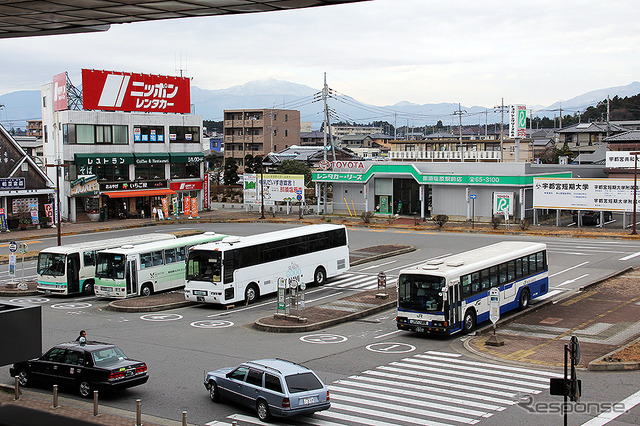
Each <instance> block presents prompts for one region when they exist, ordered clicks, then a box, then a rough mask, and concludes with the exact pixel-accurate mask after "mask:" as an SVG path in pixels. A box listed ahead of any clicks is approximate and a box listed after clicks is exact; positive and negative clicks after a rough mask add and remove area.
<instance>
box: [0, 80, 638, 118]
mask: <svg viewBox="0 0 640 426" xmlns="http://www.w3.org/2000/svg"><path fill="white" fill-rule="evenodd" d="M319 93H320V90H319V89H314V88H312V87H309V86H305V85H302V84H296V83H292V82H288V81H282V80H275V79H266V80H255V81H250V82H248V83H246V84H242V85H238V86H233V87H229V88H227V89H217V90H205V89H200V88H198V87H196V86H192V87H191V104H192V112H193V113H195V114H198V115H202V117H203V119H205V120H214V121H221V120H222V119H223V110H225V109H248V108H275V109H295V110H298V111H300V119H301V121H303V122H311V123H312V127H313V129H314V130H316V129H319V128H320V125H321V123H322V117H323V110H322V109H323V105H322V102H318V101H317V99H318V96H319ZM639 93H640V82H637V81H634V82H633V83H630V84H628V85H626V86H618V87H610V88H606V89H599V90H594V91H591V92H587V93H584V94H581V95H578V96H575V97H574V98H571V99H568V100H565V101H562V102H561V103H560V102H556V103H554V104H552V105H549V106H542V105H535V106H530V105H529V108H532V109H533V114H534V116H539V117H543V116H546V117H549V118H553V117H554V116H556V115H558V114H559V112H560V109H562V114H563V115H567V114H573V113H574V112H576V111H584V110H585V109H586V108H587V107H589V106H595V105H596V104H597V103H598V102H600V101H602V100H604V99H606V97H607V96H610V97H614V96H619V97H627V96H634V95H637V94H639ZM40 102H41V100H40V91H39V90H21V91H17V92H11V93H7V94H4V95H0V105H2V106H3V107H2V108H1V109H0V123H1V124H2V125H4V126H5V127H6V128H11V127H14V128H24V127H26V120H36V119H39V118H40V117H41V116H42V113H41V109H40ZM328 104H329V107H330V109H331V110H332V119H331V120H332V122H336V121H349V122H356V123H362V124H366V123H370V122H372V121H387V122H389V123H391V124H394V122H395V124H396V125H397V126H398V127H401V126H404V125H406V124H409V126H423V125H425V124H426V125H433V124H436V122H437V121H438V120H442V123H443V124H444V125H449V124H453V125H457V124H458V117H457V116H455V114H454V112H455V113H456V114H457V112H458V107H459V106H458V104H457V103H449V102H445V103H429V104H422V105H419V104H415V103H411V102H404V101H403V102H398V103H396V104H394V105H386V106H374V105H369V104H365V103H361V102H359V101H357V100H355V99H354V98H352V97H349V96H346V95H339V94H336V95H333V96H332V97H331V98H330V99H329V100H328ZM460 108H461V110H462V123H463V124H465V125H471V124H482V125H484V123H485V120H486V122H488V123H489V124H492V123H499V122H500V120H501V117H500V111H499V108H498V109H497V110H496V109H494V107H484V106H471V107H467V106H461V107H460ZM505 121H507V117H506V115H505Z"/></svg>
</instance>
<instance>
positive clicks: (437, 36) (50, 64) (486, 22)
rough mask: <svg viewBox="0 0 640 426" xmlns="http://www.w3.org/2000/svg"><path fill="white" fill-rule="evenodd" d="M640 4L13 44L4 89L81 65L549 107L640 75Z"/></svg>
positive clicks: (510, 0) (224, 21)
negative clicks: (268, 79)
mask: <svg viewBox="0 0 640 426" xmlns="http://www.w3.org/2000/svg"><path fill="white" fill-rule="evenodd" d="M638 12H640V2H638V1H637V0H607V1H601V0H599V1H592V0H581V1H576V0H537V1H535V2H524V1H514V0H482V1H479V0H450V1H437V0H374V1H371V2H363V3H357V4H347V5H337V6H330V7H322V8H311V9H303V10H293V11H286V12H272V13H265V14H250V15H236V16H226V17H209V18H192V19H182V20H168V21H158V22H150V23H136V24H125V25H115V26H112V27H111V29H110V30H109V31H107V32H104V33H95V34H80V35H61V36H48V37H39V38H24V39H2V40H0V55H2V58H3V59H2V61H1V62H0V94H5V93H9V92H13V91H16V90H33V89H39V88H40V86H41V85H42V84H43V83H46V82H48V81H50V80H51V78H52V76H53V75H54V74H57V73H59V72H62V71H68V72H69V75H70V77H71V79H72V81H73V82H74V83H75V84H77V85H79V84H81V78H80V70H81V69H82V68H94V69H104V70H116V71H130V72H144V73H154V74H169V75H177V74H179V73H180V72H179V71H177V70H178V69H186V75H188V76H191V77H192V78H193V81H192V85H194V86H197V87H200V88H202V89H223V88H228V87H231V86H235V85H239V84H244V83H246V82H248V81H251V80H256V79H263V78H275V79H278V80H287V81H291V82H294V83H299V84H305V85H308V86H311V87H313V88H317V89H320V88H321V86H322V79H323V73H324V72H326V73H327V79H328V84H329V86H330V87H331V88H333V89H335V90H336V91H338V92H339V93H341V94H345V95H349V96H352V97H354V98H355V99H357V100H359V101H361V102H365V103H369V104H374V105H390V104H395V103H397V102H400V101H409V102H413V103H417V104H425V103H437V102H460V103H461V104H462V105H464V106H474V105H480V106H494V105H496V104H499V103H500V99H501V98H504V99H505V103H506V104H508V103H516V102H518V103H526V104H528V105H550V104H552V103H554V102H556V101H562V100H563V99H570V98H572V97H574V96H577V95H580V94H583V93H585V92H588V91H591V90H596V89H602V88H606V87H612V86H623V85H627V84H629V83H631V82H633V81H636V80H639V79H640V75H639V71H640V54H638V49H639V46H640V31H638V30H637V28H638V16H640V14H639V13H638Z"/></svg>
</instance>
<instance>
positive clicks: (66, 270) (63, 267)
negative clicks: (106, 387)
mask: <svg viewBox="0 0 640 426" xmlns="http://www.w3.org/2000/svg"><path fill="white" fill-rule="evenodd" d="M175 238H176V236H175V235H172V234H145V235H137V236H133V237H119V238H111V239H108V240H98V241H90V242H85V243H75V244H66V245H63V246H54V247H48V248H46V249H44V250H41V251H40V253H39V254H38V268H37V274H38V284H37V288H38V291H41V292H43V293H47V294H75V293H83V294H86V295H93V288H94V284H95V272H96V256H97V253H98V252H99V251H100V250H106V249H110V248H115V247H120V246H122V245H125V244H134V243H146V242H151V241H161V240H170V239H175Z"/></svg>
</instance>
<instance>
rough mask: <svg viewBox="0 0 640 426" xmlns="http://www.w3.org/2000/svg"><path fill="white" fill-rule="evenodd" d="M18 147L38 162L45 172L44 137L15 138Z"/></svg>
mask: <svg viewBox="0 0 640 426" xmlns="http://www.w3.org/2000/svg"><path fill="white" fill-rule="evenodd" d="M13 138H14V139H15V141H16V142H18V145H20V146H21V147H22V149H24V151H25V152H26V153H27V155H29V156H30V157H31V158H33V160H34V161H35V162H36V164H37V165H38V167H41V168H42V169H43V170H44V152H43V143H42V137H40V138H36V137H35V136H14V137H13Z"/></svg>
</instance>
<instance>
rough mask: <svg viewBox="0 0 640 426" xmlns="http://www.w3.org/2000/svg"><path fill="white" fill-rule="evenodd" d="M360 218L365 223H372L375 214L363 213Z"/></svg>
mask: <svg viewBox="0 0 640 426" xmlns="http://www.w3.org/2000/svg"><path fill="white" fill-rule="evenodd" d="M360 217H361V218H362V221H363V222H364V223H371V218H372V217H373V212H362V214H361V215H360Z"/></svg>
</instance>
